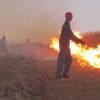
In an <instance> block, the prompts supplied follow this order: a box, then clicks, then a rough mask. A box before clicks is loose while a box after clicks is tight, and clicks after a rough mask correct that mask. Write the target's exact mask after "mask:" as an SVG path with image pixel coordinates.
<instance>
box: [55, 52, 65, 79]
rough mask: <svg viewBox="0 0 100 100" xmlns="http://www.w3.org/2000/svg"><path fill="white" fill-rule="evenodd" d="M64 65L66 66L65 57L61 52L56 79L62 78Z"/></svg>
mask: <svg viewBox="0 0 100 100" xmlns="http://www.w3.org/2000/svg"><path fill="white" fill-rule="evenodd" d="M63 64H64V56H63V53H61V52H60V53H59V56H58V61H57V72H56V78H61V73H62V68H63Z"/></svg>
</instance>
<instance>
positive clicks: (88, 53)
mask: <svg viewBox="0 0 100 100" xmlns="http://www.w3.org/2000/svg"><path fill="white" fill-rule="evenodd" d="M74 33H75V35H76V36H77V37H78V38H82V36H81V35H80V33H79V32H74ZM49 47H50V48H53V49H54V50H56V51H57V52H59V38H58V37H56V36H54V37H52V38H51V42H50V45H49ZM70 49H71V54H72V55H74V57H75V58H76V59H77V60H78V62H79V64H80V65H81V66H87V65H89V66H93V67H94V68H100V45H97V48H87V46H82V45H81V44H75V43H74V42H72V41H71V42H70Z"/></svg>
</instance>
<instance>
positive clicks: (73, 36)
mask: <svg viewBox="0 0 100 100" xmlns="http://www.w3.org/2000/svg"><path fill="white" fill-rule="evenodd" d="M69 33H70V39H71V40H72V41H74V42H75V43H81V44H84V41H83V40H81V39H79V38H77V37H76V36H75V35H74V33H73V32H72V30H71V27H70V24H69Z"/></svg>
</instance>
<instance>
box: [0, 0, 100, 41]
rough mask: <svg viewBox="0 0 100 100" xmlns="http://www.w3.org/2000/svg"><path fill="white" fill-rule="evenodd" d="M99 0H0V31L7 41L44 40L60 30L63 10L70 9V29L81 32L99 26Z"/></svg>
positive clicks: (95, 28)
mask: <svg viewBox="0 0 100 100" xmlns="http://www.w3.org/2000/svg"><path fill="white" fill-rule="evenodd" d="M99 4H100V1H99V0H95V1H92V0H88V2H87V0H84V1H81V0H77V1H76V0H75V1H73V0H0V35H3V34H5V35H7V38H8V40H9V41H10V42H11V41H12V42H23V41H25V39H26V38H27V37H30V38H31V40H32V41H38V42H42V43H44V42H45V41H48V39H49V36H51V35H53V34H57V33H58V31H60V30H61V25H62V23H63V21H64V13H65V12H66V11H68V10H71V11H72V12H73V13H74V16H75V17H74V20H73V23H74V24H73V26H72V27H73V29H76V30H79V31H81V32H83V31H84V32H85V31H92V30H93V31H95V30H99V27H100V24H99V21H98V19H99V17H100V12H97V11H98V10H99V9H100V6H99Z"/></svg>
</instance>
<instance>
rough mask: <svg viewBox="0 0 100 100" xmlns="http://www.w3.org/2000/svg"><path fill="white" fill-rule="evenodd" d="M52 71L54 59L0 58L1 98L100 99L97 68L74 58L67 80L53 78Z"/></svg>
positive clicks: (54, 64)
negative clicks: (69, 76) (84, 64)
mask: <svg viewBox="0 0 100 100" xmlns="http://www.w3.org/2000/svg"><path fill="white" fill-rule="evenodd" d="M95 41H96V40H95ZM89 43H92V42H89ZM99 43H100V42H99ZM93 44H94V43H93ZM95 44H96V42H95ZM55 72H56V61H50V60H49V61H36V60H33V59H29V58H28V59H27V58H23V57H19V58H12V57H6V58H2V59H0V100H100V69H94V68H92V67H90V66H87V67H85V68H82V67H81V66H79V65H78V63H77V62H76V61H75V59H74V61H73V64H72V68H71V71H70V75H71V78H70V79H60V80H56V79H55Z"/></svg>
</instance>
